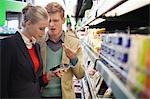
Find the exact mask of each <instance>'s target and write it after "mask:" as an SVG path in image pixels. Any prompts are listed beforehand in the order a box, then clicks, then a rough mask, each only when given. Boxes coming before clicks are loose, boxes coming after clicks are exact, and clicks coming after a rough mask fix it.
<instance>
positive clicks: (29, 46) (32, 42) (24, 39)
mask: <svg viewBox="0 0 150 99" xmlns="http://www.w3.org/2000/svg"><path fill="white" fill-rule="evenodd" d="M20 35H21V37H22V39H23V41H24V43H25V44H26V47H27V48H32V46H33V44H35V43H36V39H35V38H34V37H32V41H30V40H29V39H28V38H27V37H26V36H25V35H24V34H22V33H20Z"/></svg>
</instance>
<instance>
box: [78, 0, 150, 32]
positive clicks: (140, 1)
mask: <svg viewBox="0 0 150 99" xmlns="http://www.w3.org/2000/svg"><path fill="white" fill-rule="evenodd" d="M149 4H150V1H149V0H112V1H110V0H100V1H99V2H98V4H97V6H96V7H95V8H96V11H95V10H94V11H91V14H90V15H89V16H88V18H86V20H83V21H82V22H81V26H80V27H79V28H78V29H77V30H80V29H82V28H84V27H85V26H86V25H88V24H89V23H91V22H92V21H94V20H95V19H97V18H98V17H103V16H106V17H112V16H113V17H114V16H115V17H116V16H120V15H123V14H126V13H128V12H131V11H133V10H136V9H139V8H141V7H144V6H146V5H149ZM91 10H92V9H91Z"/></svg>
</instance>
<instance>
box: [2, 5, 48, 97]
mask: <svg viewBox="0 0 150 99" xmlns="http://www.w3.org/2000/svg"><path fill="white" fill-rule="evenodd" d="M22 12H23V22H22V26H23V29H22V31H21V32H16V34H15V35H13V36H11V37H8V38H5V39H3V40H1V42H0V43H1V49H0V50H1V97H2V98H21V97H30V98H33V97H36V98H38V97H40V87H41V86H43V85H46V84H47V82H48V81H47V79H46V78H47V76H46V75H42V70H43V67H42V59H41V55H40V47H39V44H37V43H36V41H37V40H39V39H40V38H41V37H42V36H43V35H44V34H45V27H46V26H47V25H48V14H47V11H46V10H45V9H44V8H42V7H40V6H31V5H27V6H26V7H25V8H24V9H23V10H22Z"/></svg>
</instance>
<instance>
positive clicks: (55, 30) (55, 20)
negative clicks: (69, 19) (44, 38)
mask: <svg viewBox="0 0 150 99" xmlns="http://www.w3.org/2000/svg"><path fill="white" fill-rule="evenodd" d="M49 17H50V20H49V25H48V31H49V33H50V35H53V36H58V35H60V33H61V31H62V25H63V24H64V23H65V18H62V17H61V15H60V13H59V12H56V13H53V14H49Z"/></svg>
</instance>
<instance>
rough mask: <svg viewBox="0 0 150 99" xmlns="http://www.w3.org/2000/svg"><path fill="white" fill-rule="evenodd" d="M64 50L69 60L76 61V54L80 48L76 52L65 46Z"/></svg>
mask: <svg viewBox="0 0 150 99" xmlns="http://www.w3.org/2000/svg"><path fill="white" fill-rule="evenodd" d="M64 50H65V53H66V55H67V57H68V58H69V59H74V58H76V54H77V53H78V51H79V48H78V49H77V50H76V51H73V50H71V49H69V48H67V47H66V46H64Z"/></svg>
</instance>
